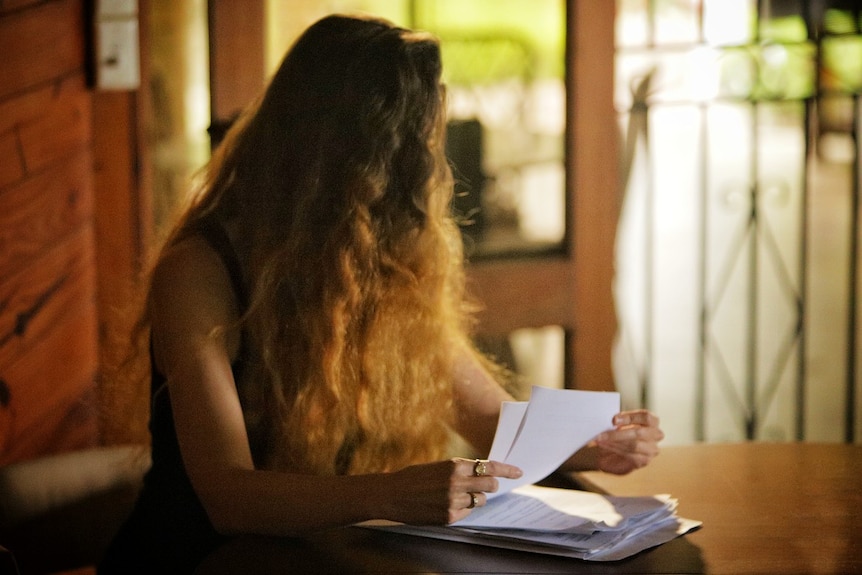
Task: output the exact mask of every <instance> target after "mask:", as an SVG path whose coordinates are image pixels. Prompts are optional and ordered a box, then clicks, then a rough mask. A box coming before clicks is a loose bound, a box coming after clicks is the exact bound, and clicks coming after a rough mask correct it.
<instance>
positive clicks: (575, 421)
mask: <svg viewBox="0 0 862 575" xmlns="http://www.w3.org/2000/svg"><path fill="white" fill-rule="evenodd" d="M515 410H517V408H515ZM619 411H620V394H619V393H615V392H604V391H581V390H574V389H552V388H547V387H539V386H534V387H533V389H532V392H531V394H530V401H529V402H528V404H527V407H526V411H525V413H524V415H523V418H522V420H521V421H520V422H519V426H518V430H516V431H514V432H513V430H512V427H513V426H514V425H515V420H516V419H517V417H515V415H514V414H515V413H516V411H514V412H513V414H509V415H507V417H506V418H503V417H501V418H500V420H499V421H498V425H497V433H498V434H503V437H510V436H511V435H512V434H513V433H514V435H515V439H514V441H513V442H512V444H511V448H510V449H509V450H508V453H507V455H506V457H505V458H504V459H502V461H504V462H506V463H510V464H512V465H516V466H518V467H520V468H521V470H522V471H523V472H524V474H523V475H522V476H521V477H520V478H519V479H505V478H499V482H500V488H499V490H498V491H497V492H496V493H489V494H488V498H489V499H492V498H494V497H498V496H500V495H502V494H504V493H508V492H509V491H511V490H512V489H515V488H516V487H520V486H521V485H530V484H532V483H536V482H537V481H540V480H542V479H544V478H545V477H547V476H548V475H550V474H551V473H552V472H553V471H554V470H556V469H557V468H558V467H559V466H560V465H561V464H562V463H563V462H564V461H565V460H566V459H568V458H569V457H570V456H571V455H572V454H573V453H574V452H575V451H577V450H578V449H580V448H581V447H583V446H584V445H586V444H587V442H589V441H590V440H591V439H592V438H594V437H595V436H596V435H598V434H599V433H601V432H602V431H605V430H607V429H610V428H611V427H613V425H612V419H613V416H614V415H615V414H617V413H618V412H619ZM501 415H502V411H501ZM502 443H505V442H502ZM495 455H498V454H496V453H495ZM491 459H495V457H492V458H491Z"/></svg>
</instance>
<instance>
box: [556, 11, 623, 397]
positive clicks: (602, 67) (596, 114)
mask: <svg viewBox="0 0 862 575" xmlns="http://www.w3.org/2000/svg"><path fill="white" fill-rule="evenodd" d="M615 4H616V3H615V2H609V1H607V0H568V10H567V14H568V43H567V48H566V49H567V63H568V71H569V74H568V92H569V103H570V105H569V119H568V135H567V154H566V157H567V162H568V166H567V168H568V174H569V178H568V186H569V189H568V193H567V196H568V198H569V201H570V204H569V222H570V223H571V224H570V225H571V228H570V235H569V248H570V253H571V257H572V266H571V269H572V274H573V278H572V281H573V285H574V296H573V297H574V316H575V317H574V329H573V330H572V332H571V334H570V336H569V341H568V342H567V348H568V350H567V351H568V358H567V359H568V361H569V362H570V365H567V372H568V373H569V374H570V375H569V379H568V381H567V385H568V386H570V387H575V388H577V389H613V387H614V378H613V370H612V364H611V352H612V349H613V342H614V338H615V336H616V329H617V324H616V313H615V304H614V298H613V279H614V243H615V238H616V229H617V219H618V217H619V210H620V205H619V203H620V199H619V198H620V195H619V190H618V186H619V184H618V180H619V172H618V160H617V156H618V154H617V148H618V130H617V120H616V113H615V111H614V20H615V16H616V7H615Z"/></svg>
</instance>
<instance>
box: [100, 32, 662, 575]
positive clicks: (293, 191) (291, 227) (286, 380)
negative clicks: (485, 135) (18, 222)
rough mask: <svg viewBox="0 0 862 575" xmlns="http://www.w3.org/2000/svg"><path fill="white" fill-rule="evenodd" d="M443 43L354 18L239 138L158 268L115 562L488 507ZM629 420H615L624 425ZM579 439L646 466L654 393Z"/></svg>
mask: <svg viewBox="0 0 862 575" xmlns="http://www.w3.org/2000/svg"><path fill="white" fill-rule="evenodd" d="M440 72H441V70H440V53H439V48H438V44H437V42H436V41H435V40H434V39H433V38H431V37H429V36H427V35H424V34H419V33H414V32H410V31H407V30H404V29H400V28H397V27H394V26H392V25H391V24H389V23H387V22H384V21H380V20H375V19H362V18H348V17H341V16H331V17H327V18H324V19H323V20H321V21H319V22H318V23H316V24H315V25H313V26H312V27H311V28H309V29H308V30H307V31H306V32H305V34H304V35H303V36H302V37H301V38H300V39H299V40H298V41H297V42H296V44H295V45H294V46H293V47H292V49H291V50H290V52H289V53H288V55H287V56H286V58H285V60H284V62H283V63H282V65H281V67H280V68H279V70H278V72H277V73H276V74H275V76H274V78H273V79H272V82H271V83H270V85H269V87H268V89H267V91H266V93H265V94H264V96H263V98H262V100H261V101H260V102H259V103H258V104H257V105H256V106H255V107H254V108H253V109H251V110H250V111H248V112H247V113H246V114H245V115H244V116H242V117H241V118H240V119H239V120H238V122H237V125H236V126H234V128H232V130H231V131H230V132H229V134H228V135H227V137H226V139H225V141H224V142H223V144H222V146H221V147H220V148H219V150H218V151H217V152H216V154H215V155H214V157H213V159H212V161H211V162H210V164H209V166H208V168H207V170H206V172H205V178H204V181H203V185H202V187H201V188H202V189H201V193H200V194H199V196H198V197H197V199H196V200H195V201H194V203H193V205H192V206H191V207H190V208H189V209H188V210H187V212H186V214H185V216H184V217H183V219H182V220H181V222H180V223H179V225H178V226H177V228H176V230H175V232H174V233H173V235H172V236H171V238H169V241H168V242H167V244H166V247H165V249H164V250H163V252H162V253H161V255H160V257H159V259H158V261H157V263H156V266H155V268H154V272H153V275H152V280H151V285H150V292H149V299H148V307H147V311H146V314H145V320H146V322H147V323H148V326H149V328H150V333H151V356H152V362H151V364H152V372H153V375H152V406H151V408H152V413H151V423H150V429H151V433H152V457H153V466H152V469H151V471H150V472H149V473H148V475H147V477H146V481H145V486H144V490H143V492H142V494H141V497H140V499H139V502H138V504H137V506H136V508H135V510H134V512H133V513H132V516H131V518H130V519H129V521H128V522H127V523H126V525H125V526H124V528H123V529H122V531H121V532H120V534H119V535H118V537H117V538H116V539H115V541H114V543H113V545H112V547H111V549H110V550H109V553H108V555H107V557H106V559H105V561H104V562H103V565H102V566H101V568H100V572H101V573H112V572H123V573H129V572H133V571H135V570H136V569H138V570H140V571H145V572H164V571H172V572H181V571H191V570H193V568H194V566H195V565H196V564H197V563H198V562H199V561H200V560H201V559H202V558H203V557H204V556H205V555H206V554H207V553H209V552H210V551H211V550H213V549H214V548H215V547H216V546H217V545H218V544H219V543H220V542H221V541H222V540H223V537H224V536H227V535H230V534H236V533H260V534H275V535H295V534H302V533H306V532H310V531H313V530H318V529H323V528H327V527H333V526H340V525H348V524H351V523H355V522H359V521H363V520H367V519H380V518H383V519H390V520H395V521H401V522H406V523H416V524H446V523H450V522H453V521H456V520H458V519H460V518H462V517H465V516H466V515H467V514H469V513H470V510H471V509H472V508H473V507H475V506H481V505H484V504H485V502H486V498H485V494H486V493H488V492H492V491H494V490H495V489H496V487H497V479H496V477H507V478H516V477H518V476H519V475H520V470H518V469H517V468H515V467H513V466H510V465H506V464H503V463H499V462H488V463H487V464H486V465H484V469H482V467H483V466H479V471H483V472H482V473H475V471H476V465H475V464H474V462H473V461H471V460H464V459H450V460H446V459H444V458H445V449H446V446H447V442H448V439H449V436H450V432H451V431H453V430H454V431H455V432H457V433H459V434H460V435H461V436H462V437H464V438H465V439H466V440H468V441H469V442H470V443H472V445H473V446H475V448H476V449H477V450H479V451H482V452H487V450H488V449H489V447H490V443H491V441H492V439H493V435H494V430H495V426H496V420H497V415H498V413H499V409H500V404H501V402H502V401H504V400H507V399H509V396H508V395H507V394H506V393H505V392H504V391H503V389H502V388H501V387H500V386H499V385H498V384H497V382H496V381H495V380H494V378H493V376H492V375H491V373H492V372H491V370H490V369H489V368H488V362H486V361H484V360H483V359H482V357H481V356H480V355H479V354H478V353H477V352H476V350H475V349H474V348H473V346H472V345H471V343H470V339H469V337H468V330H469V327H470V315H469V311H470V310H469V309H468V307H467V306H466V305H465V298H464V277H463V266H462V264H463V262H462V254H461V240H460V236H459V234H458V229H457V227H456V225H455V223H454V222H453V221H452V219H451V218H450V216H449V213H448V209H449V201H450V199H451V194H452V179H451V174H450V172H449V169H448V166H447V163H446V160H445V156H444V146H443V144H444V127H445V118H444V115H445V114H444V101H443V90H442V88H441V86H440ZM609 423H610V422H609ZM615 423H616V425H617V428H616V429H615V430H613V431H609V432H608V433H606V434H603V437H601V438H600V439H601V441H597V442H595V444H594V445H592V446H591V447H589V448H587V449H584V450H582V451H580V452H579V453H577V454H576V455H575V456H573V458H572V460H571V461H570V462H568V464H567V465H568V466H569V467H570V468H573V469H574V468H578V467H590V468H599V469H604V470H606V471H610V472H614V473H626V472H628V471H630V470H632V469H635V468H637V467H640V466H642V465H645V464H646V463H647V462H648V461H649V460H650V459H651V458H652V457H653V456H654V455H655V454H656V453H657V447H656V444H657V442H658V441H659V440H660V439H661V437H662V433H661V431H660V430H659V428H658V423H657V420H656V419H655V417H654V416H652V415H651V414H649V413H647V412H644V411H637V412H629V413H623V414H620V415H619V416H618V417H617V421H616V422H615Z"/></svg>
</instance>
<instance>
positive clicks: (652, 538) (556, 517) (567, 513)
mask: <svg viewBox="0 0 862 575" xmlns="http://www.w3.org/2000/svg"><path fill="white" fill-rule="evenodd" d="M675 509H676V500H674V499H673V498H671V497H669V496H666V495H660V496H655V497H613V496H605V495H600V494H598V493H590V492H585V491H575V490H571V489H555V488H550V487H537V486H532V485H531V486H526V487H520V488H518V489H516V490H514V491H512V492H510V493H507V494H505V495H503V496H501V497H497V498H495V499H494V500H493V501H490V502H489V503H488V505H486V506H485V507H481V508H477V509H476V510H475V511H474V512H473V513H472V514H470V516H469V517H467V518H466V519H464V520H462V521H459V522H458V523H455V524H454V525H452V526H449V527H426V526H421V527H419V526H412V525H402V524H396V523H392V524H375V525H374V526H375V527H377V528H381V529H386V530H391V531H397V532H399V533H408V534H412V535H421V536H423V537H431V538H434V539H445V540H448V541H462V542H468V543H475V544H480V545H487V546H491V547H502V548H506V549H518V550H522V551H531V552H534V553H545V554H550V555H560V556H564V557H574V558H577V559H587V560H592V561H615V560H618V559H624V558H626V557H629V556H631V555H634V554H635V553H638V552H640V551H643V550H644V549H648V548H650V547H654V546H656V545H660V544H661V543H665V542H667V541H670V540H671V539H673V538H675V537H677V536H678V535H681V534H683V533H686V532H687V531H690V530H692V529H694V528H695V527H698V526H699V525H700V522H697V521H691V520H688V519H682V518H679V517H677V516H676V513H675Z"/></svg>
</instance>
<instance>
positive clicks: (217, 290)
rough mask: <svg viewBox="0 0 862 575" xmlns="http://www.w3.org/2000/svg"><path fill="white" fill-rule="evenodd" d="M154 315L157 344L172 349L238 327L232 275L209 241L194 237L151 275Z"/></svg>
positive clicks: (172, 249) (177, 246)
mask: <svg viewBox="0 0 862 575" xmlns="http://www.w3.org/2000/svg"><path fill="white" fill-rule="evenodd" d="M150 310H151V321H152V327H153V332H154V336H155V337H154V339H155V340H156V341H157V342H158V341H161V342H163V343H166V344H168V346H169V347H171V348H173V349H178V348H182V347H184V346H185V345H191V344H193V343H194V342H195V341H201V340H204V339H207V338H209V337H210V336H211V335H212V334H213V333H214V331H215V330H224V331H226V332H229V331H230V327H231V326H233V325H235V324H236V321H237V319H238V308H237V302H236V296H235V294H234V292H233V286H232V284H231V280H230V275H229V273H228V271H227V269H226V267H225V265H224V263H223V261H222V259H221V257H220V256H219V254H218V253H216V251H215V250H213V248H212V247H211V246H210V244H209V243H208V242H207V241H206V240H204V239H203V238H201V237H198V236H191V237H189V238H187V239H183V240H181V241H179V242H177V243H176V244H173V245H171V246H168V247H167V248H166V249H165V251H164V252H163V254H162V256H161V257H160V259H159V261H158V263H157V264H156V267H155V269H154V270H153V276H152V286H151V291H150ZM229 338H230V339H233V338H231V337H230V336H229ZM157 347H161V346H160V345H158V344H157ZM230 347H234V346H233V345H231V346H230Z"/></svg>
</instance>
